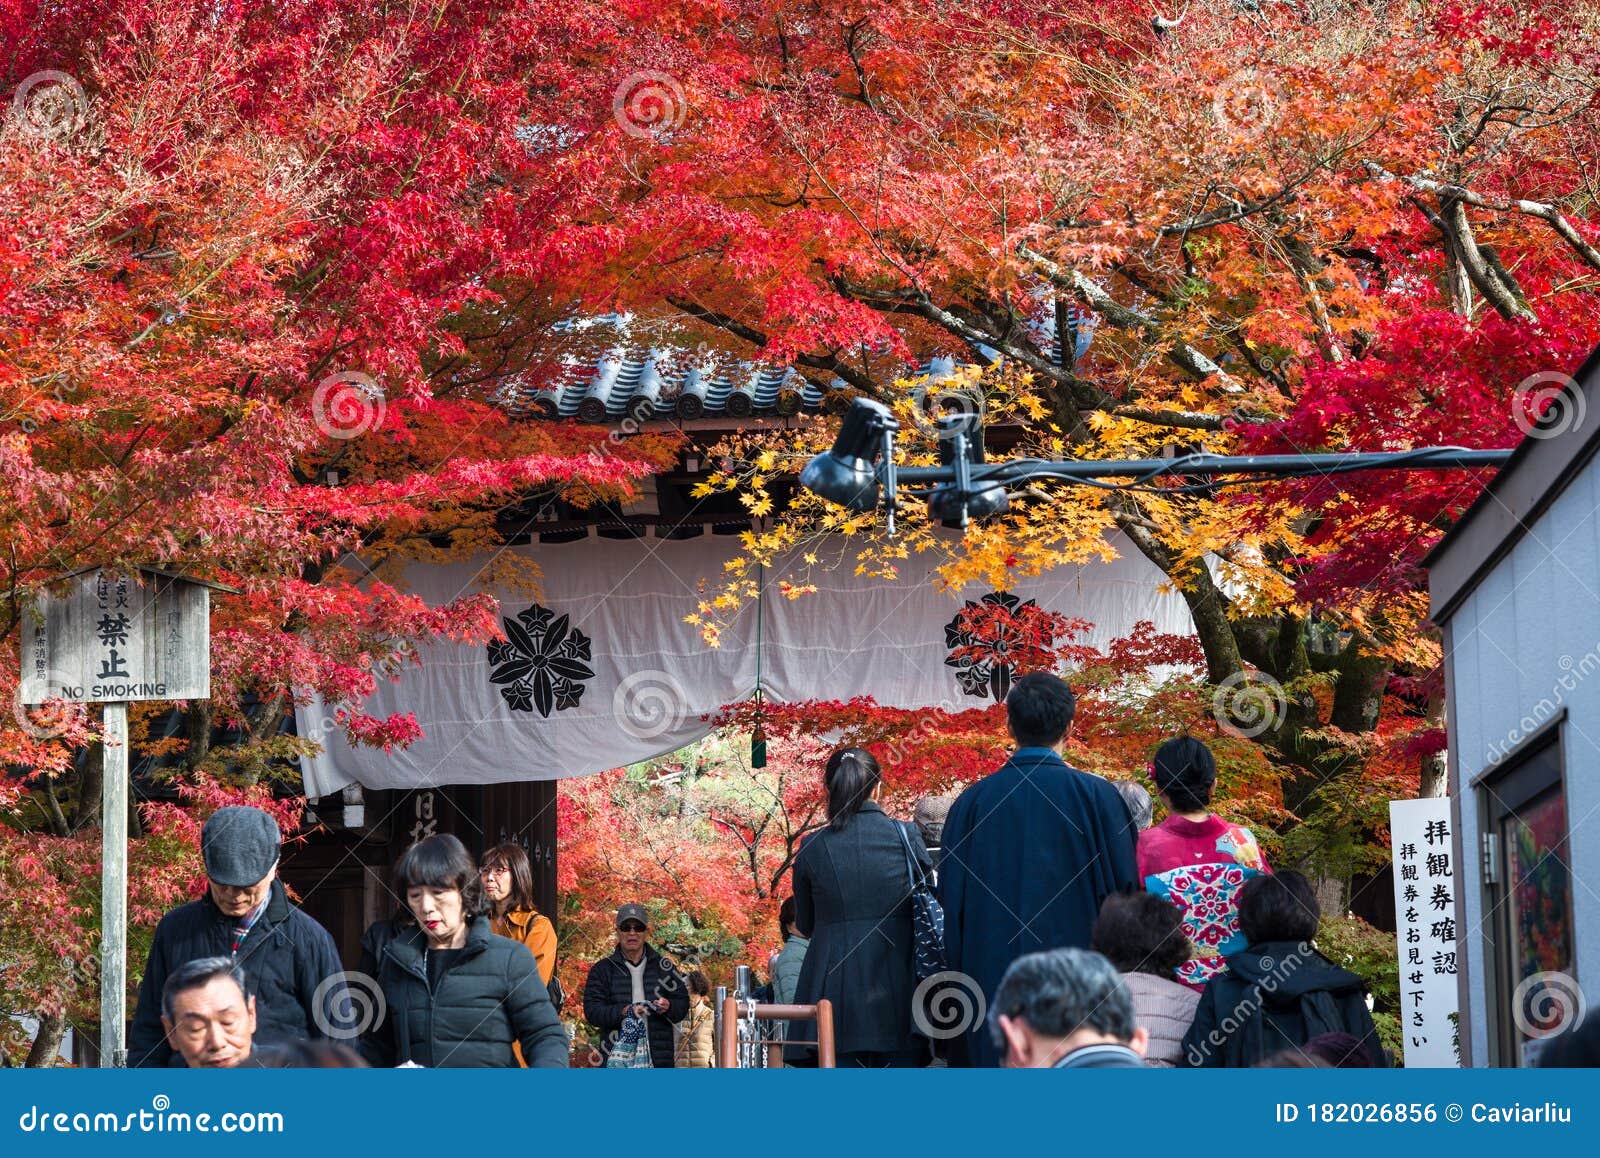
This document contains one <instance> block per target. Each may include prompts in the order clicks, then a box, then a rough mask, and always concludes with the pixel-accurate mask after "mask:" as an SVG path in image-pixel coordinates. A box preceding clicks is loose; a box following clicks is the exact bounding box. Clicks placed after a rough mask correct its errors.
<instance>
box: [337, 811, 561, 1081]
mask: <svg viewBox="0 0 1600 1158" xmlns="http://www.w3.org/2000/svg"><path fill="white" fill-rule="evenodd" d="M394 885H395V892H396V893H398V894H399V895H400V896H401V897H403V898H405V903H406V909H407V913H406V915H405V916H404V917H402V918H401V919H400V920H398V921H379V922H378V923H377V924H375V925H373V926H372V927H371V928H370V929H368V930H367V932H366V935H365V936H364V937H363V938H362V941H361V972H362V973H363V974H365V975H366V976H367V977H370V978H371V979H372V980H373V981H374V982H376V985H377V987H378V989H379V990H381V992H382V1000H381V1001H377V1000H375V998H376V995H375V994H371V993H367V994H363V993H362V992H361V989H362V979H360V978H356V979H352V980H350V982H349V985H350V988H351V990H352V993H351V999H352V1000H353V1001H355V1002H357V1003H358V1004H360V1003H361V1002H363V1001H364V1000H365V1001H369V1002H371V1005H370V1006H369V1008H370V1010H371V1012H372V1013H373V1014H375V1015H377V1019H376V1021H375V1022H374V1024H372V1026H371V1027H370V1028H369V1029H368V1031H367V1032H366V1033H365V1034H364V1035H363V1036H362V1039H361V1052H362V1054H363V1055H364V1056H365V1057H366V1058H367V1060H369V1061H370V1062H372V1063H373V1064H374V1065H384V1066H393V1065H399V1064H402V1063H404V1062H408V1061H409V1062H415V1063H416V1064H417V1065H420V1066H429V1067H435V1066H437V1067H472V1066H503V1067H507V1068H511V1067H515V1066H517V1065H518V1061H517V1057H516V1054H515V1053H514V1052H513V1051H512V1048H511V1046H512V1043H513V1042H515V1043H516V1044H518V1045H520V1046H521V1047H522V1056H523V1057H525V1058H526V1059H527V1062H528V1065H529V1066H530V1067H533V1068H546V1069H549V1068H559V1067H563V1066H565V1065H566V1064H567V1054H568V1048H567V1035H566V1031H565V1030H563V1029H562V1028H561V1020H560V1018H558V1017H557V1016H556V1012H555V1009H554V1007H552V1006H551V1004H550V997H549V994H548V993H547V992H546V991H545V986H544V983H543V982H542V981H540V979H539V973H538V970H537V969H536V968H535V966H534V960H533V957H532V955H531V954H529V952H528V950H527V949H526V948H524V947H523V946H522V945H519V944H518V943H517V942H515V941H512V940H509V939H507V938H505V937H499V936H496V935H495V934H494V932H493V931H492V930H491V929H490V927H489V918H488V917H487V916H486V915H485V914H486V913H487V905H486V903H485V901H484V897H483V889H482V886H481V885H480V884H479V880H478V868H477V865H475V864H474V863H473V861H472V857H471V856H469V855H468V853H467V850H466V848H465V846H463V845H462V843H461V842H460V841H459V840H457V839H456V838H455V837H453V836H449V835H443V836H430V837H428V838H427V839H426V840H422V841H418V842H417V843H416V844H414V845H412V846H411V847H410V848H409V849H407V850H406V853H405V855H404V856H402V857H401V858H400V863H399V864H397V865H396V866H395V882H394Z"/></svg>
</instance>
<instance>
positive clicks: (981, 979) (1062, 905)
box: [939, 748, 1138, 1066]
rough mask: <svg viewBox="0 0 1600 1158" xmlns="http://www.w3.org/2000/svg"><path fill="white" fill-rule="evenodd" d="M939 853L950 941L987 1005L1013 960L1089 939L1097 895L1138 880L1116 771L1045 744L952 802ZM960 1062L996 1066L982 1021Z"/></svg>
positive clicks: (950, 951) (955, 964) (957, 964)
mask: <svg viewBox="0 0 1600 1158" xmlns="http://www.w3.org/2000/svg"><path fill="white" fill-rule="evenodd" d="M943 847H944V851H943V853H942V854H941V856H940V859H939V897H940V900H941V901H942V902H943V903H944V917H945V951H946V954H947V956H948V958H949V964H950V968H951V969H952V970H955V971H958V972H961V973H965V974H967V975H968V976H970V977H971V978H972V979H973V981H974V982H975V983H976V984H977V985H978V986H979V987H981V988H982V990H983V994H984V1001H985V1004H986V1005H987V1004H988V1003H990V1002H992V1001H993V1000H994V996H995V990H996V989H997V988H998V987H999V985H1000V978H1001V977H1002V976H1003V975H1004V974H1005V971H1006V967H1007V966H1008V965H1010V964H1011V962H1012V961H1014V960H1016V959H1017V958H1018V957H1021V956H1023V955H1024V954H1027V953H1033V952H1037V951H1038V950H1041V949H1058V948H1063V947H1068V946H1071V947H1076V948H1086V947H1087V946H1088V944H1089V934H1090V932H1091V930H1092V929H1093V927H1094V921H1095V918H1096V917H1097V916H1098V915H1099V913H1100V905H1101V902H1103V901H1104V900H1105V899H1106V897H1108V896H1110V895H1111V894H1112V893H1116V892H1124V891H1130V890H1132V889H1134V888H1136V887H1137V882H1138V869H1137V866H1136V863H1135V860H1134V828H1133V825H1132V824H1131V822H1130V819H1129V816H1128V806H1127V805H1126V804H1124V803H1123V802H1122V797H1121V796H1120V795H1118V793H1117V790H1116V789H1115V788H1113V787H1112V786H1111V784H1110V783H1109V782H1108V781H1105V780H1102V779H1100V777H1098V776H1091V775H1089V774H1088V773H1087V772H1080V771H1078V770H1077V769H1076V768H1072V767H1069V766H1068V765H1067V764H1066V763H1065V762H1064V761H1063V760H1062V759H1061V757H1060V756H1058V755H1056V753H1055V752H1053V751H1051V750H1050V749H1048V748H1021V749H1018V750H1017V752H1016V753H1015V754H1014V755H1013V756H1012V757H1011V759H1010V760H1008V761H1007V762H1006V763H1005V764H1004V765H1003V766H1002V767H1001V768H1000V769H999V770H998V771H996V772H993V773H991V774H990V775H988V776H985V777H984V778H983V779H982V780H980V781H978V782H977V783H976V784H973V785H971V786H970V787H968V788H967V789H966V791H964V792H963V793H962V794H961V795H960V796H959V797H957V799H956V802H955V804H953V805H951V807H950V815H949V816H948V817H947V818H946V819H945V825H944V846H943ZM964 1041H965V1049H964V1050H963V1049H961V1048H960V1042H959V1041H958V1042H953V1043H952V1044H954V1045H957V1047H958V1048H956V1049H955V1050H953V1051H952V1052H953V1054H954V1056H953V1058H952V1060H954V1061H957V1062H962V1061H964V1062H965V1063H966V1064H969V1065H976V1066H994V1065H998V1064H999V1062H1000V1058H999V1055H998V1053H997V1052H996V1050H995V1048H994V1044H993V1042H992V1041H991V1040H990V1038H989V1031H988V1026H987V1025H986V1024H984V1023H983V1022H982V1021H979V1022H978V1023H977V1024H974V1025H972V1026H970V1027H969V1028H968V1030H967V1032H966V1034H965V1038H964Z"/></svg>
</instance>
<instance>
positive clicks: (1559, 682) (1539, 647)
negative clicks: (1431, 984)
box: [1446, 463, 1600, 1065]
mask: <svg viewBox="0 0 1600 1158" xmlns="http://www.w3.org/2000/svg"><path fill="white" fill-rule="evenodd" d="M1597 509H1600V465H1596V464H1593V463H1591V465H1590V467H1589V468H1588V469H1587V470H1585V471H1583V472H1582V473H1581V474H1580V475H1579V476H1578V477H1577V478H1575V479H1574V480H1573V482H1572V483H1571V484H1570V485H1569V486H1568V487H1567V489H1566V491H1565V493H1564V494H1562V495H1561V497H1560V498H1558V499H1557V500H1556V501H1555V502H1554V503H1553V504H1552V505H1551V506H1550V508H1549V509H1548V510H1547V511H1546V512H1545V513H1544V515H1543V516H1541V517H1540V518H1539V519H1538V521H1537V522H1536V523H1534V525H1533V527H1532V529H1531V533H1530V534H1527V535H1525V536H1524V537H1523V538H1522V540H1521V541H1520V542H1518V543H1517V545H1516V546H1515V547H1514V548H1513V549H1512V552H1511V554H1510V555H1509V556H1508V557H1507V558H1506V559H1504V560H1502V561H1501V563H1500V564H1499V565H1498V566H1497V567H1496V568H1495V569H1494V570H1493V572H1492V573H1490V574H1489V575H1488V576H1487V577H1486V578H1485V579H1484V581H1483V582H1482V584H1481V585H1480V586H1479V587H1478V588H1477V589H1476V590H1475V591H1473V592H1472V593H1471V594H1470V595H1469V596H1467V598H1466V599H1465V600H1464V601H1463V602H1462V604H1461V605H1460V607H1459V609H1458V610H1457V611H1456V612H1455V614H1454V615H1453V616H1451V617H1450V620H1449V622H1448V624H1447V625H1446V649H1447V650H1446V664H1447V667H1448V674H1449V690H1450V693H1451V703H1450V748H1451V783H1450V792H1451V795H1452V797H1453V798H1454V810H1455V814H1456V827H1457V831H1458V833H1459V834H1460V837H1461V843H1460V846H1459V847H1460V848H1461V850H1462V855H1461V859H1460V862H1459V863H1460V865H1461V871H1462V876H1461V878H1460V879H1461V881H1462V887H1461V890H1460V891H1461V894H1462V896H1461V897H1460V898H1459V900H1460V901H1461V902H1463V903H1462V904H1461V905H1460V907H1459V911H1460V913H1461V928H1462V930H1463V936H1462V941H1463V943H1462V945H1461V948H1462V949H1464V950H1465V952H1466V963H1467V973H1466V975H1465V978H1464V984H1463V990H1464V993H1465V995H1466V1000H1467V1005H1466V1006H1464V1007H1463V1010H1462V1021H1463V1029H1464V1032H1463V1046H1464V1047H1466V1046H1468V1044H1469V1042H1470V1053H1469V1054H1468V1057H1469V1058H1470V1060H1471V1062H1472V1064H1474V1065H1485V1064H1487V1063H1488V1060H1489V1042H1490V1039H1491V1037H1492V1036H1493V1027H1492V1026H1490V1025H1489V1023H1488V1020H1487V1016H1488V1014H1487V1001H1488V993H1487V990H1486V970H1485V918H1486V914H1485V913H1484V911H1483V910H1484V904H1483V890H1482V886H1481V882H1480V881H1479V880H1478V872H1479V855H1478V853H1479V849H1480V847H1481V842H1480V840H1479V832H1480V825H1481V823H1482V819H1483V818H1482V817H1480V815H1479V808H1478V800H1477V793H1476V792H1475V791H1474V789H1473V788H1472V784H1473V782H1474V781H1475V780H1476V779H1477V778H1478V777H1479V776H1480V775H1481V774H1482V773H1483V772H1484V771H1485V770H1486V769H1488V768H1489V767H1490V766H1491V762H1492V760H1493V759H1494V758H1495V755H1496V754H1497V753H1498V754H1500V755H1502V756H1504V755H1505V754H1507V753H1511V752H1514V750H1515V747H1516V745H1517V744H1518V743H1519V742H1521V741H1522V740H1523V739H1525V738H1526V737H1527V736H1528V735H1529V734H1530V733H1532V732H1534V731H1536V730H1537V729H1538V727H1539V726H1540V725H1542V724H1544V723H1545V721H1546V720H1549V719H1553V718H1554V717H1555V716H1556V715H1558V714H1559V713H1560V712H1561V711H1562V710H1563V709H1564V710H1565V712H1566V718H1565V722H1564V723H1563V725H1562V728H1561V731H1562V739H1561V743H1562V763H1563V766H1564V768H1565V783H1566V792H1567V818H1568V825H1569V832H1570V837H1571V847H1572V870H1573V878H1574V880H1573V890H1574V892H1573V917H1574V923H1575V928H1576V946H1575V949H1576V955H1577V973H1578V980H1579V982H1580V983H1581V984H1582V985H1583V988H1584V990H1585V992H1586V994H1587V995H1588V998H1589V1001H1590V1004H1591V1005H1595V1004H1596V1003H1597V1002H1600V891H1597V889H1600V515H1597Z"/></svg>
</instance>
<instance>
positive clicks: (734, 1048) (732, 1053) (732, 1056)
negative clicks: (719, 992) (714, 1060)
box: [721, 997, 739, 1068]
mask: <svg viewBox="0 0 1600 1158" xmlns="http://www.w3.org/2000/svg"><path fill="white" fill-rule="evenodd" d="M721 1052H722V1064H723V1065H724V1066H728V1067H730V1068H732V1067H737V1066H738V1064H739V999H738V998H737V997H729V998H728V999H727V1000H726V1001H724V1002H723V1003H722V1051H721Z"/></svg>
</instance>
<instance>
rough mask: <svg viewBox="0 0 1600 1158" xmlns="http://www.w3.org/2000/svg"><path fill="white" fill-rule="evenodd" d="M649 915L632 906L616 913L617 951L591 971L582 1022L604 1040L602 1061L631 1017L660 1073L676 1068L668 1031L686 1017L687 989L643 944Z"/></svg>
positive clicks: (680, 976)
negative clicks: (638, 1022) (639, 1023)
mask: <svg viewBox="0 0 1600 1158" xmlns="http://www.w3.org/2000/svg"><path fill="white" fill-rule="evenodd" d="M649 932H650V913H649V911H648V910H646V909H645V907H644V906H643V905H640V904H636V903H632V902H630V903H629V904H626V905H623V906H622V907H621V908H620V909H618V910H617V948H616V952H614V953H612V954H611V956H609V957H602V958H601V959H600V960H598V961H596V962H595V963H594V966H593V968H591V969H590V970H589V979H588V981H587V982H585V983H584V987H583V1016H584V1018H585V1020H587V1021H588V1022H589V1024H590V1025H592V1026H594V1027H595V1028H596V1029H598V1030H599V1031H600V1032H601V1034H602V1035H603V1036H602V1037H601V1039H600V1053H601V1056H602V1057H607V1058H609V1057H610V1056H611V1047H612V1046H613V1045H614V1044H615V1043H616V1040H617V1034H618V1033H619V1032H620V1031H621V1029H622V1022H623V1020H624V1019H625V1018H626V1017H627V1016H628V1014H629V1013H632V1014H633V1015H634V1016H636V1017H642V1018H644V1019H645V1025H646V1026H647V1028H648V1030H649V1033H650V1061H651V1064H652V1065H654V1066H655V1067H656V1068H658V1069H671V1068H672V1066H673V1064H674V1051H673V1041H672V1026H673V1024H674V1023H676V1022H679V1021H682V1020H683V1019H684V1017H685V1016H687V1015H688V1013H689V985H688V982H687V981H686V980H685V979H684V976H683V974H681V973H679V972H678V971H677V969H675V968H674V967H673V965H672V962H670V961H668V960H667V959H666V958H665V957H663V956H662V955H661V954H660V953H658V952H656V950H655V948H654V947H652V946H651V945H650V943H649V942H648V941H647V940H646V939H645V938H646V937H647V936H648V934H649Z"/></svg>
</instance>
